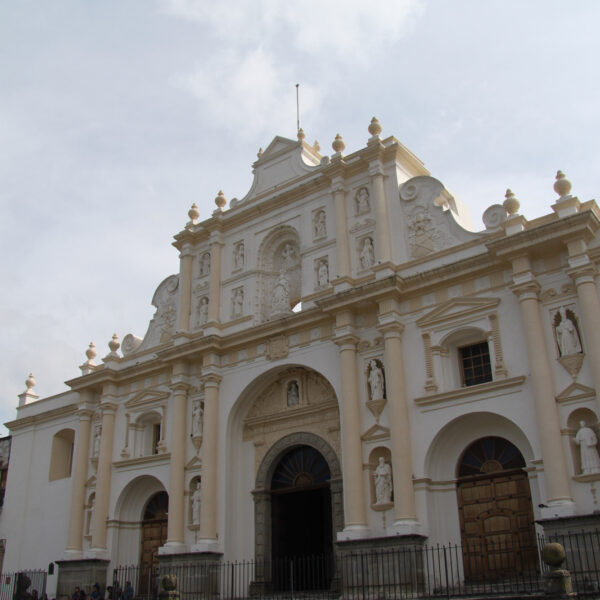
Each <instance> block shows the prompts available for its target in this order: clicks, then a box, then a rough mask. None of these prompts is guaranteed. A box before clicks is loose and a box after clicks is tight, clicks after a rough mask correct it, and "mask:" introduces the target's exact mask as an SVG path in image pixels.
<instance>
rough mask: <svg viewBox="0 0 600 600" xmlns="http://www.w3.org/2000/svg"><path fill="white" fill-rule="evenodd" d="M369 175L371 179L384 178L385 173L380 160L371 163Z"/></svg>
mask: <svg viewBox="0 0 600 600" xmlns="http://www.w3.org/2000/svg"><path fill="white" fill-rule="evenodd" d="M369 175H370V176H371V177H377V176H378V175H380V176H381V177H383V176H384V175H385V173H384V171H383V165H382V164H381V161H380V160H379V159H376V160H373V161H371V162H370V163H369Z"/></svg>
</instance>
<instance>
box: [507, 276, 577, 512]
mask: <svg viewBox="0 0 600 600" xmlns="http://www.w3.org/2000/svg"><path fill="white" fill-rule="evenodd" d="M512 289H513V291H514V293H515V294H516V295H517V297H518V299H519V305H520V307H521V326H522V330H523V333H524V335H525V342H526V345H527V357H528V361H529V369H530V373H531V375H530V377H531V386H532V388H533V399H534V402H535V412H536V417H537V429H538V434H539V436H540V445H541V450H542V458H543V461H544V477H545V480H546V493H547V500H546V501H545V503H546V504H547V505H548V508H542V516H544V517H548V518H550V517H554V516H555V515H558V516H569V515H572V514H573V513H574V509H575V504H574V502H573V498H572V497H571V489H570V486H569V474H568V471H567V464H566V460H565V455H564V452H563V443H562V439H561V435H560V420H559V415H558V409H557V407H556V400H555V391H554V383H553V378H552V368H551V366H550V359H549V356H548V349H547V347H546V340H545V336H544V328H543V325H542V319H541V316H540V310H539V301H538V292H539V284H538V283H537V282H535V281H530V282H526V283H521V284H519V285H515V286H513V288H512Z"/></svg>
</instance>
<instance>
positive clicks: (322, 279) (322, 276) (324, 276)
mask: <svg viewBox="0 0 600 600" xmlns="http://www.w3.org/2000/svg"><path fill="white" fill-rule="evenodd" d="M317 283H318V284H319V287H325V286H326V285H329V267H328V266H327V261H326V260H322V261H320V262H319V267H318V269H317Z"/></svg>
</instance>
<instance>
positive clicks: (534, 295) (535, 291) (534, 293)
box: [510, 280, 541, 302]
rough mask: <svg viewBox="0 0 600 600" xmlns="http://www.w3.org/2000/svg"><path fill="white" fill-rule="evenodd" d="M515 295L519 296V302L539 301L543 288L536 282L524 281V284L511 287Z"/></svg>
mask: <svg viewBox="0 0 600 600" xmlns="http://www.w3.org/2000/svg"><path fill="white" fill-rule="evenodd" d="M510 289H511V290H512V292H513V294H515V295H516V296H517V298H518V299H519V302H523V301H524V300H531V299H533V300H538V296H539V293H540V289H541V286H540V284H539V283H538V282H537V281H535V280H532V281H524V282H523V283H516V284H514V285H511V286H510Z"/></svg>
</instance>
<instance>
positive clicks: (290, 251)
mask: <svg viewBox="0 0 600 600" xmlns="http://www.w3.org/2000/svg"><path fill="white" fill-rule="evenodd" d="M281 264H282V268H283V269H290V268H291V267H293V266H294V265H295V264H296V249H295V248H294V246H292V244H286V245H285V246H284V247H283V250H282V251H281Z"/></svg>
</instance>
